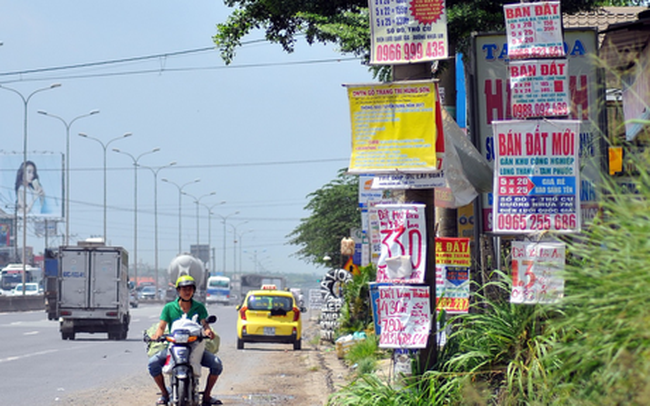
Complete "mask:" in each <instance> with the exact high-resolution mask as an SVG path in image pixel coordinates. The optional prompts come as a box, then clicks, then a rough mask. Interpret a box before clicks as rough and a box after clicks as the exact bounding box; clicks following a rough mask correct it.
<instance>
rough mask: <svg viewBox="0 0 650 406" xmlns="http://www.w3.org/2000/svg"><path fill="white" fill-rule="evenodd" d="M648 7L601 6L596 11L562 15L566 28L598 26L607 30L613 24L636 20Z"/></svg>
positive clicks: (599, 29)
mask: <svg viewBox="0 0 650 406" xmlns="http://www.w3.org/2000/svg"><path fill="white" fill-rule="evenodd" d="M644 10H647V8H646V7H601V8H598V9H596V10H594V11H590V12H583V13H578V14H573V15H568V14H564V15H563V16H562V20H563V24H564V27H565V28H577V27H580V28H584V27H596V28H598V31H603V30H605V29H606V28H607V27H608V26H609V25H611V24H618V23H626V22H630V21H635V20H636V19H637V18H638V16H639V13H640V12H642V11H644Z"/></svg>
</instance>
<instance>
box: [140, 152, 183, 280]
mask: <svg viewBox="0 0 650 406" xmlns="http://www.w3.org/2000/svg"><path fill="white" fill-rule="evenodd" d="M174 165H176V161H172V162H170V163H168V164H167V165H163V166H159V167H157V168H152V167H151V166H144V165H142V167H143V168H147V169H149V170H150V171H151V173H153V216H154V252H155V254H154V255H155V258H154V268H155V269H156V292H158V273H159V269H158V172H160V171H161V170H162V169H165V168H169V167H170V166H174Z"/></svg>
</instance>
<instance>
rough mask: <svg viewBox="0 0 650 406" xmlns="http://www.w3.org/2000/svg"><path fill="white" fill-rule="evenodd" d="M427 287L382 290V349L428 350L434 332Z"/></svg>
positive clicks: (381, 287) (395, 287) (389, 287)
mask: <svg viewBox="0 0 650 406" xmlns="http://www.w3.org/2000/svg"><path fill="white" fill-rule="evenodd" d="M429 306H430V294H429V287H428V286H379V303H378V316H379V322H380V325H381V335H380V336H379V347H380V348H425V347H426V346H427V341H428V338H429V332H430V331H431V312H430V310H429V309H430V307H429Z"/></svg>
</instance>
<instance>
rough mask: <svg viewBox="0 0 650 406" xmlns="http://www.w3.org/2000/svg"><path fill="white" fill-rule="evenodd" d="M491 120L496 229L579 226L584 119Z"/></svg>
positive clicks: (516, 230)
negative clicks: (494, 155)
mask: <svg viewBox="0 0 650 406" xmlns="http://www.w3.org/2000/svg"><path fill="white" fill-rule="evenodd" d="M492 125H493V127H494V134H495V136H496V137H495V140H496V145H495V148H496V160H495V165H494V192H493V194H494V210H493V220H492V224H493V225H494V231H495V232H496V233H527V232H542V231H556V232H578V231H580V176H579V175H580V174H579V170H580V165H579V159H578V152H579V151H578V145H579V144H578V138H579V135H578V131H579V129H580V122H579V121H576V120H523V121H521V120H511V121H494V122H492Z"/></svg>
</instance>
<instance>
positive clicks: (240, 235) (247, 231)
mask: <svg viewBox="0 0 650 406" xmlns="http://www.w3.org/2000/svg"><path fill="white" fill-rule="evenodd" d="M252 232H253V230H246V231H242V232H241V233H240V234H239V235H238V237H239V275H240V278H241V274H242V263H243V262H244V260H243V259H242V248H243V247H244V239H243V238H244V234H247V233H252Z"/></svg>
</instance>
